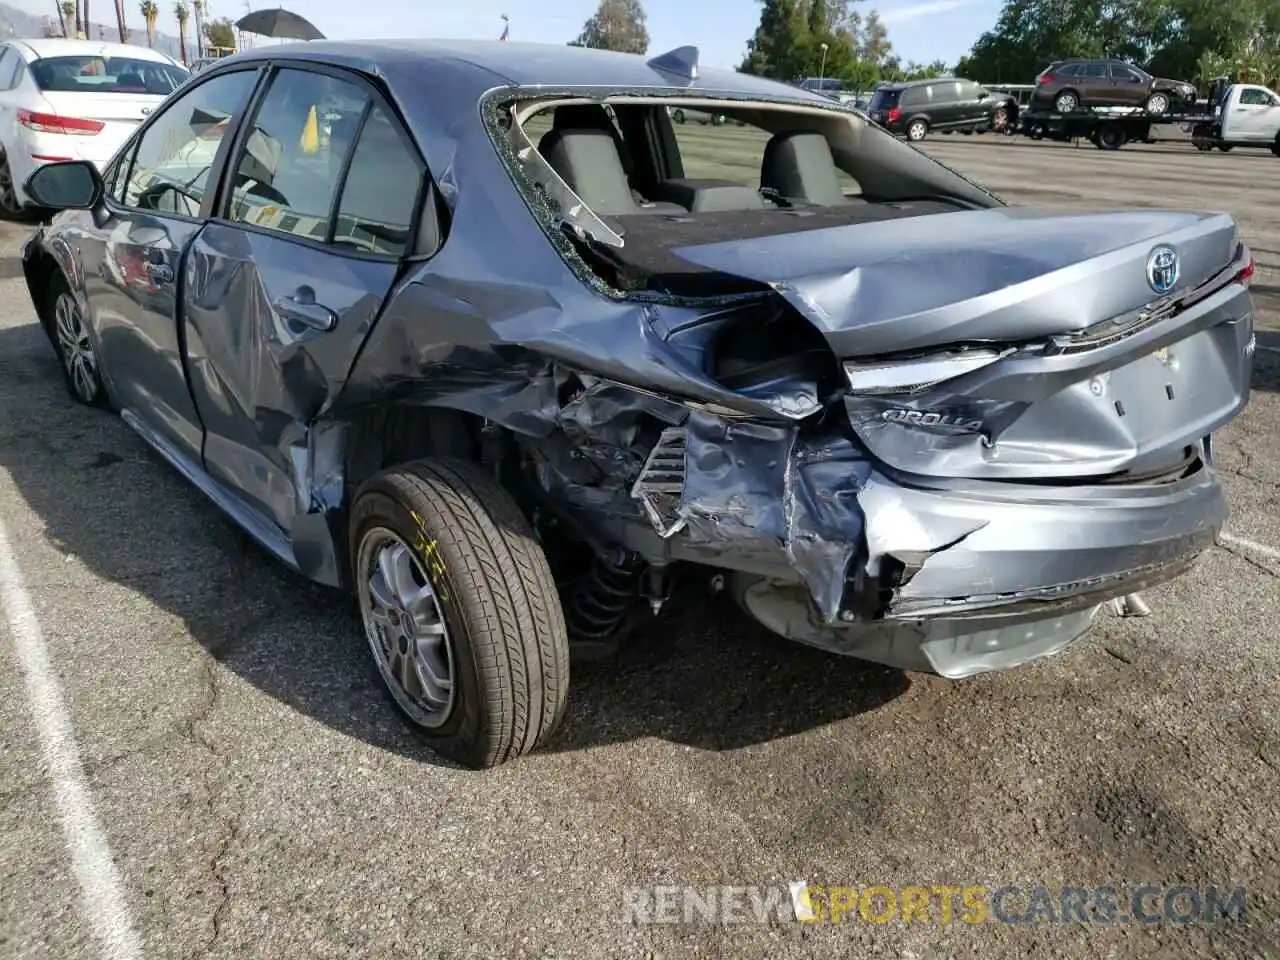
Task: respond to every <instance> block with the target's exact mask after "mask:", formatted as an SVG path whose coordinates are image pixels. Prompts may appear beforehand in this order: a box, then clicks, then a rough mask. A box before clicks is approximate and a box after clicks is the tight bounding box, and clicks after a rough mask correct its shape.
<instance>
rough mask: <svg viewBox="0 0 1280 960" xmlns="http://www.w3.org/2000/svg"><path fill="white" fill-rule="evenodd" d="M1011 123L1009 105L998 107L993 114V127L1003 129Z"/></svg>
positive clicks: (993, 128)
mask: <svg viewBox="0 0 1280 960" xmlns="http://www.w3.org/2000/svg"><path fill="white" fill-rule="evenodd" d="M1008 123H1009V110H1008V108H1007V107H997V108H996V110H995V112H994V113H993V114H991V129H992V130H1003V129H1004V128H1005V127H1006V126H1007V125H1008Z"/></svg>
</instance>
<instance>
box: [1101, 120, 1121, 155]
mask: <svg viewBox="0 0 1280 960" xmlns="http://www.w3.org/2000/svg"><path fill="white" fill-rule="evenodd" d="M1094 143H1095V144H1097V146H1098V149H1099V150H1119V149H1120V148H1121V147H1123V146H1124V144H1125V135H1124V131H1123V130H1121V129H1120V128H1119V127H1113V126H1110V125H1109V124H1103V125H1102V126H1101V127H1099V128H1098V135H1097V139H1095V140H1094Z"/></svg>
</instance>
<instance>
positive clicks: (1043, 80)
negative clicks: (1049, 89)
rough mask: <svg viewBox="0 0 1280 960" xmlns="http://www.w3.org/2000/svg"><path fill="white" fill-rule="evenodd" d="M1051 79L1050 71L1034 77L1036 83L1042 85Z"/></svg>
mask: <svg viewBox="0 0 1280 960" xmlns="http://www.w3.org/2000/svg"><path fill="white" fill-rule="evenodd" d="M1052 79H1053V74H1052V73H1042V74H1040V76H1038V77H1036V83H1038V84H1041V85H1043V84H1046V83H1048V82H1049V81H1050V80H1052Z"/></svg>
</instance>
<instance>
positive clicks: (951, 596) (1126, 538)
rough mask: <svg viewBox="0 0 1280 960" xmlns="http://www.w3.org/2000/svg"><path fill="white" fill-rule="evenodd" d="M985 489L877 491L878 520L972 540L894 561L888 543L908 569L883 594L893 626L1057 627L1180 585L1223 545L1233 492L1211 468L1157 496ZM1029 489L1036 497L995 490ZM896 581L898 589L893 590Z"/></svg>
mask: <svg viewBox="0 0 1280 960" xmlns="http://www.w3.org/2000/svg"><path fill="white" fill-rule="evenodd" d="M985 486H986V488H987V489H986V491H984V492H980V490H979V489H978V488H975V489H973V490H970V491H968V492H942V491H926V490H919V489H911V488H907V487H903V486H898V485H894V486H892V487H887V488H881V487H878V486H872V487H871V488H870V489H869V490H868V491H867V493H865V494H864V496H863V498H862V499H863V504H864V509H865V510H867V511H869V512H870V511H874V510H876V509H880V510H883V509H885V508H886V507H887V506H888V505H889V504H892V510H893V514H894V517H895V523H898V524H903V525H909V526H911V527H912V528H915V529H919V530H924V531H929V530H937V531H956V530H962V529H966V528H967V529H970V530H971V531H972V532H970V533H967V534H965V535H963V536H962V537H960V538H959V539H958V540H957V541H956V542H953V543H952V544H951V545H950V546H947V547H944V548H942V549H937V550H933V551H927V550H911V549H904V550H898V551H896V552H895V550H894V549H893V544H892V540H891V537H890V535H886V536H885V538H884V540H885V543H884V544H883V545H884V547H886V549H885V551H884V553H885V555H886V556H890V557H896V559H897V561H898V564H901V566H900V567H898V568H897V569H898V573H897V574H895V573H894V572H893V571H892V568H893V566H896V565H891V569H889V570H882V571H881V574H880V577H881V579H880V581H879V582H877V583H876V584H875V586H876V588H877V591H878V594H879V596H880V597H881V598H885V602H884V606H883V607H882V610H883V615H884V617H885V618H886V619H894V620H921V619H947V620H960V619H974V620H989V619H991V618H992V617H999V616H1008V617H1022V616H1023V615H1031V616H1041V617H1050V618H1052V617H1057V616H1060V615H1063V614H1069V613H1073V612H1076V611H1080V610H1084V609H1087V608H1090V607H1093V606H1096V605H1097V604H1099V603H1102V602H1104V601H1106V600H1109V599H1112V598H1114V597H1118V596H1123V595H1125V594H1128V593H1133V592H1136V591H1138V590H1142V589H1146V588H1148V587H1151V586H1153V585H1155V584H1158V583H1162V582H1164V581H1166V580H1169V579H1172V578H1174V577H1177V576H1179V575H1180V574H1182V573H1183V572H1185V571H1186V569H1187V568H1188V567H1189V566H1190V564H1191V563H1192V562H1193V561H1194V560H1195V558H1196V557H1197V556H1198V555H1199V554H1200V553H1201V552H1202V551H1203V550H1205V549H1206V548H1208V547H1210V546H1212V545H1213V543H1214V541H1215V540H1216V538H1217V535H1218V532H1219V531H1220V530H1221V529H1222V526H1223V524H1224V523H1225V522H1226V518H1227V502H1226V497H1225V494H1224V492H1223V489H1222V485H1221V483H1220V482H1219V481H1218V479H1217V476H1216V474H1215V473H1214V471H1213V470H1212V468H1210V467H1208V466H1203V465H1202V466H1201V467H1200V469H1199V470H1198V472H1196V473H1195V474H1193V475H1192V476H1190V477H1187V478H1185V479H1183V480H1179V481H1175V482H1168V483H1164V484H1159V485H1151V486H1133V487H1115V488H1107V487H1096V486H1089V487H1047V488H1046V487H1036V486H1031V485H1020V484H1000V485H995V484H989V485H985ZM1024 486H1025V487H1030V489H1014V490H1008V489H999V490H998V492H997V491H996V490H994V489H993V488H997V487H999V488H1008V487H1015V488H1017V487H1024ZM871 515H872V516H874V513H872V514H871ZM906 546H908V547H911V546H914V545H913V544H907V545H906ZM898 554H901V555H900V556H899V555H898ZM894 576H896V577H897V578H898V582H897V583H896V584H895V583H889V582H885V581H884V579H883V578H884V577H894ZM886 593H887V597H886ZM864 595H865V594H864ZM862 612H863V613H866V612H868V611H867V610H866V608H865V607H864V608H863V610H862Z"/></svg>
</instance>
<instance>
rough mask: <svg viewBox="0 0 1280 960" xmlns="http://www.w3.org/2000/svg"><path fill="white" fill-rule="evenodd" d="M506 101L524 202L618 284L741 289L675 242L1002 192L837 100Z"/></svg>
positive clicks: (791, 228) (979, 203) (965, 203)
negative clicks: (834, 103) (827, 104)
mask: <svg viewBox="0 0 1280 960" xmlns="http://www.w3.org/2000/svg"><path fill="white" fill-rule="evenodd" d="M677 110H678V111H679V112H680V113H681V114H683V119H684V122H683V123H678V122H675V121H674V120H673V114H675V113H676V112H677ZM506 111H508V112H501V113H500V115H501V117H502V121H501V122H500V127H501V128H502V131H503V132H504V134H505V141H506V146H507V147H509V148H511V150H512V152H513V153H514V155H515V159H516V162H517V163H518V164H519V165H520V167H521V172H522V174H523V179H524V180H525V181H526V183H524V184H520V185H521V186H522V187H526V188H527V187H529V186H531V188H532V189H531V190H528V189H526V193H527V196H526V199H527V200H528V201H529V202H530V204H531V206H532V208H533V209H534V211H535V212H536V213H539V214H541V215H542V216H543V217H544V218H545V220H546V222H547V224H548V226H549V227H550V228H552V229H559V230H561V231H563V232H564V233H565V234H566V235H568V237H569V238H570V241H571V243H572V244H573V248H574V250H575V251H576V252H577V253H578V254H579V255H580V256H581V257H582V259H583V260H584V261H586V263H587V264H588V265H589V266H590V268H591V269H592V270H593V271H594V272H595V273H596V275H597V276H598V277H599V278H600V279H601V280H603V281H604V282H605V284H606V285H608V286H610V287H612V288H614V289H616V290H619V291H621V292H622V293H623V294H624V295H625V293H627V292H629V291H648V292H651V293H658V294H665V295H670V296H678V297H682V298H684V297H706V296H717V297H718V296H724V295H731V294H734V293H739V292H746V290H744V289H743V281H741V280H736V281H735V278H726V277H723V276H715V275H710V272H709V271H705V270H701V269H699V268H697V267H695V266H693V265H692V264H690V263H689V262H688V261H685V260H683V259H681V258H680V257H678V256H677V255H675V254H674V253H673V251H675V250H677V249H680V248H682V247H687V246H695V245H698V244H705V243H717V242H725V241H733V240H735V239H748V238H752V237H763V236H771V235H778V234H786V233H795V232H801V231H808V230H816V229H823V228H829V227H839V226H849V225H853V224H857V223H866V222H871V221H876V220H885V219H898V218H902V217H910V216H925V215H935V214H941V213H945V212H949V211H957V210H965V209H974V208H983V207H990V206H997V205H1000V204H1001V203H1002V201H1000V200H999V199H998V198H997V197H994V196H993V195H991V194H990V193H988V192H986V191H985V190H983V189H982V188H980V187H978V186H977V185H975V184H973V183H971V182H970V181H968V180H966V179H965V178H964V177H962V176H960V175H959V174H957V173H955V172H954V171H952V170H950V169H949V168H947V167H945V166H944V165H942V164H940V163H938V162H937V161H935V160H933V159H932V158H930V157H927V156H925V155H924V154H921V153H920V152H919V151H916V150H915V149H914V148H912V147H910V146H908V145H906V144H903V143H901V142H900V141H898V140H897V139H896V138H894V137H893V136H892V135H891V134H889V133H887V132H886V131H884V130H881V129H879V128H878V127H876V126H875V125H873V124H870V123H868V122H867V121H866V120H865V119H864V118H862V117H861V116H859V115H858V114H855V113H852V112H851V111H845V110H841V109H838V108H836V109H831V108H823V107H820V106H814V107H806V106H803V105H786V104H779V103H773V102H765V101H739V100H707V99H701V98H694V97H688V96H685V97H668V98H661V97H652V96H627V95H617V96H602V97H596V98H586V97H581V98H577V97H575V98H572V99H570V98H564V97H561V98H544V99H532V98H530V99H519V98H518V95H517V99H514V100H512V101H508V104H507V107H506ZM699 115H701V116H705V117H706V120H705V121H700V120H691V119H690V118H691V117H696V116H699ZM720 118H723V119H720ZM519 182H520V181H519V180H517V183H519ZM753 289H754V288H753Z"/></svg>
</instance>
